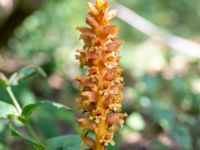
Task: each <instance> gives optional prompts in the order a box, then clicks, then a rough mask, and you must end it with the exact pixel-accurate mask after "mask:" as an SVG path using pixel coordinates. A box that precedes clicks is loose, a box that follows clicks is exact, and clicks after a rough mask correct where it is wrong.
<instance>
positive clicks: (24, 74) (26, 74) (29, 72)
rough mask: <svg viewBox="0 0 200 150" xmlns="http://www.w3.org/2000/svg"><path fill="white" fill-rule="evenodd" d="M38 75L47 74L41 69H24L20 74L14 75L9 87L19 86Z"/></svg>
mask: <svg viewBox="0 0 200 150" xmlns="http://www.w3.org/2000/svg"><path fill="white" fill-rule="evenodd" d="M36 73H39V74H41V75H42V76H44V77H45V76H46V74H45V72H44V71H43V70H42V69H41V68H39V67H24V68H22V69H21V70H20V71H19V72H16V73H14V74H13V75H12V76H11V77H10V79H9V85H11V86H13V85H18V84H19V83H20V82H21V81H23V80H25V79H27V78H30V77H31V76H33V75H35V74H36Z"/></svg>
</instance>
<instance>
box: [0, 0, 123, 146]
mask: <svg viewBox="0 0 200 150" xmlns="http://www.w3.org/2000/svg"><path fill="white" fill-rule="evenodd" d="M108 9H109V3H108V2H107V1H104V0H96V4H95V5H93V4H92V3H88V13H89V14H88V17H87V19H86V23H87V24H88V25H89V27H77V29H78V30H79V31H80V32H81V35H80V38H81V39H82V40H83V41H84V46H83V48H82V49H79V50H78V51H77V52H78V54H77V55H76V57H77V59H78V60H79V62H80V68H84V67H85V68H87V73H86V76H79V77H77V78H76V80H77V81H78V83H79V87H80V96H79V97H78V98H77V103H78V104H79V110H80V111H82V114H81V115H80V116H79V118H78V119H77V121H78V123H79V124H80V128H81V132H82V133H81V137H82V145H83V146H86V148H89V149H92V150H105V149H106V147H107V146H108V144H111V145H114V144H115V143H114V141H113V136H114V133H115V132H116V131H117V129H118V127H119V126H122V125H123V123H124V118H125V117H126V116H127V115H126V114H125V113H121V107H122V106H121V103H122V97H123V93H122V90H123V78H122V77H121V74H122V69H121V68H120V67H119V60H120V52H119V47H120V46H121V44H122V41H121V40H120V39H119V38H118V32H119V28H118V26H116V25H113V24H111V23H110V22H109V21H110V20H111V19H112V18H114V17H115V16H116V11H114V10H111V11H108ZM37 72H38V73H40V74H42V75H43V76H45V73H44V72H43V71H42V70H41V69H40V68H38V67H25V68H23V69H21V70H20V71H18V72H16V73H14V74H13V75H12V76H11V77H10V78H7V77H6V76H5V75H4V74H3V73H1V72H0V85H1V86H2V87H4V88H5V90H6V91H7V93H8V95H9V96H10V100H11V102H12V103H13V104H11V102H10V103H7V102H4V101H0V119H6V120H9V122H8V125H9V128H10V130H11V132H12V133H13V135H14V136H18V137H21V138H22V139H24V140H25V141H27V142H30V143H31V144H32V145H33V148H34V149H36V150H58V149H63V150H64V149H73V150H81V149H82V148H84V147H82V148H81V147H80V145H79V144H78V145H77V143H76V142H80V143H81V139H80V138H79V136H77V135H67V136H60V137H54V138H51V139H48V140H44V139H43V138H41V136H40V135H38V133H37V132H36V131H35V128H33V127H32V124H31V121H30V117H31V114H32V112H33V111H34V110H35V109H36V108H37V107H39V106H41V105H50V106H52V107H54V108H56V109H63V110H65V111H72V109H70V108H69V107H67V106H64V105H62V104H60V103H55V102H53V101H47V100H45V101H38V102H36V103H31V104H27V105H25V106H23V107H22V106H21V105H20V103H19V101H18V100H17V98H16V97H15V95H14V93H13V91H12V87H13V86H17V85H18V84H20V83H21V81H22V80H24V79H27V78H29V77H30V76H32V75H34V74H35V73H37ZM21 127H23V128H24V129H25V132H22V130H20V128H21ZM23 131H24V130H23Z"/></svg>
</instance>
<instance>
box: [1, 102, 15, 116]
mask: <svg viewBox="0 0 200 150" xmlns="http://www.w3.org/2000/svg"><path fill="white" fill-rule="evenodd" d="M9 115H17V110H16V108H15V107H14V106H13V105H11V104H8V103H6V102H3V101H0V118H8V117H9Z"/></svg>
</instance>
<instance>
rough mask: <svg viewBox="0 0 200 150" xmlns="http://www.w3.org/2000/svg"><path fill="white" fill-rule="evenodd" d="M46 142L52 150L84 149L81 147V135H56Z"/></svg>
mask: <svg viewBox="0 0 200 150" xmlns="http://www.w3.org/2000/svg"><path fill="white" fill-rule="evenodd" d="M45 143H46V145H47V147H48V148H49V149H50V150H83V149H82V148H81V147H80V144H81V138H80V136H79V135H66V136H59V137H54V138H51V139H48V140H47V141H46V142H45Z"/></svg>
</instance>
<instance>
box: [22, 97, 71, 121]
mask: <svg viewBox="0 0 200 150" xmlns="http://www.w3.org/2000/svg"><path fill="white" fill-rule="evenodd" d="M41 105H50V106H51V107H53V108H55V109H63V110H67V111H69V110H71V108H69V107H67V106H65V105H62V104H60V103H56V102H53V101H47V100H45V101H39V102H37V103H34V104H28V105H26V106H24V108H23V110H22V116H24V117H25V118H29V117H30V115H31V113H32V112H33V111H34V110H35V109H36V108H37V107H39V106H41Z"/></svg>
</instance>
